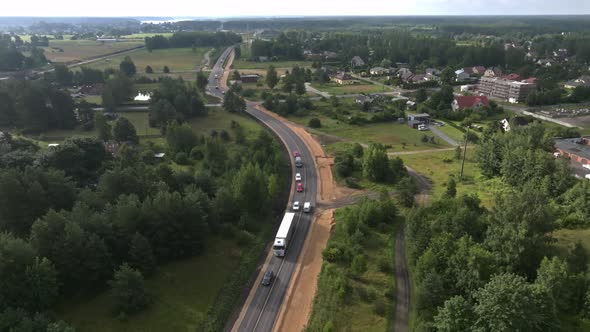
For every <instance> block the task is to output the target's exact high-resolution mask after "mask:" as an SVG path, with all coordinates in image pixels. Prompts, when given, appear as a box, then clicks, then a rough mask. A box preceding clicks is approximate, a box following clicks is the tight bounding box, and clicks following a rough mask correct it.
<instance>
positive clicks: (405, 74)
mask: <svg viewBox="0 0 590 332" xmlns="http://www.w3.org/2000/svg"><path fill="white" fill-rule="evenodd" d="M397 76H398V77H399V78H401V79H402V81H404V82H407V81H409V80H410V79H411V78H412V77H413V76H414V73H412V71H411V70H409V69H408V68H400V70H398V71H397Z"/></svg>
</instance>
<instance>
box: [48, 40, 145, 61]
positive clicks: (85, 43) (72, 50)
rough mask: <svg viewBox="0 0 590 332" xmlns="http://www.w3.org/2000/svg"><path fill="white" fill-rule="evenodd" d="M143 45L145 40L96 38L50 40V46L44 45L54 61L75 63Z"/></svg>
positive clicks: (50, 58)
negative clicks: (112, 40)
mask: <svg viewBox="0 0 590 332" xmlns="http://www.w3.org/2000/svg"><path fill="white" fill-rule="evenodd" d="M142 45H143V41H124V42H117V43H102V42H97V41H94V40H50V41H49V47H43V50H44V51H45V56H46V57H47V59H49V60H50V61H52V62H67V63H73V62H79V61H83V60H87V59H91V58H96V57H100V56H103V55H107V54H112V53H115V52H121V51H125V50H128V49H131V48H134V47H138V46H142Z"/></svg>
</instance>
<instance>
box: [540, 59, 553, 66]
mask: <svg viewBox="0 0 590 332" xmlns="http://www.w3.org/2000/svg"><path fill="white" fill-rule="evenodd" d="M553 63H554V61H553V60H551V59H539V60H538V61H537V64H538V65H539V66H543V67H551V65H553Z"/></svg>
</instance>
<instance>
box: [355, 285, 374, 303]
mask: <svg viewBox="0 0 590 332" xmlns="http://www.w3.org/2000/svg"><path fill="white" fill-rule="evenodd" d="M356 292H357V294H358V296H359V298H360V299H361V301H363V302H366V303H371V302H373V301H375V299H376V298H377V293H376V292H375V290H374V289H372V288H365V287H363V286H359V287H358V288H357V289H356Z"/></svg>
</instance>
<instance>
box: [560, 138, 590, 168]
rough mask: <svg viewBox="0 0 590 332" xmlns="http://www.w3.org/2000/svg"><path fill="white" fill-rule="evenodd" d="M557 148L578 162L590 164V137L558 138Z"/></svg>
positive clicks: (565, 155) (563, 154)
mask: <svg viewBox="0 0 590 332" xmlns="http://www.w3.org/2000/svg"><path fill="white" fill-rule="evenodd" d="M555 148H556V149H557V152H559V154H560V155H562V156H564V157H568V158H570V159H571V160H573V161H574V162H576V163H579V164H582V165H590V139H589V138H588V137H583V138H567V139H556V140H555Z"/></svg>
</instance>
